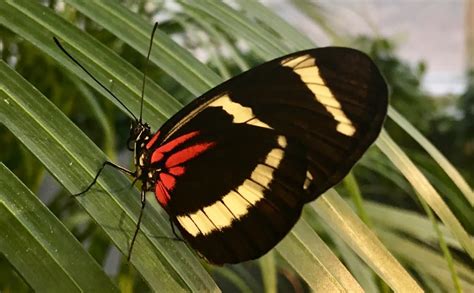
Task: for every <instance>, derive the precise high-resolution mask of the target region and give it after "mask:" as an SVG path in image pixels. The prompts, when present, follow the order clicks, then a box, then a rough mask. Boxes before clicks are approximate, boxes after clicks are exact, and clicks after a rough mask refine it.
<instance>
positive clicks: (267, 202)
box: [147, 47, 387, 264]
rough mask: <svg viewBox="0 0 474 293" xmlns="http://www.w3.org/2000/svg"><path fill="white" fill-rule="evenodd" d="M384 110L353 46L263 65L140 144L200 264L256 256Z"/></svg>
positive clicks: (352, 157)
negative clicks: (200, 257) (146, 153)
mask: <svg viewBox="0 0 474 293" xmlns="http://www.w3.org/2000/svg"><path fill="white" fill-rule="evenodd" d="M386 111H387V88H386V85H385V82H384V80H383V78H382V76H381V75H380V73H379V71H378V70H377V68H376V67H375V65H374V64H373V63H372V61H371V60H370V59H369V58H368V57H367V56H366V55H365V54H363V53H361V52H359V51H356V50H353V49H347V48H335V47H330V48H321V49H313V50H308V51H302V52H298V53H294V54H290V55H288V56H285V57H282V58H279V59H276V60H273V61H270V62H267V63H264V64H262V65H260V66H258V67H255V68H253V69H251V70H249V71H247V72H245V73H243V74H241V75H239V76H237V77H235V78H232V79H230V80H228V81H226V82H225V83H223V84H221V85H219V86H217V87H216V88H214V89H212V90H211V91H209V92H208V93H206V94H204V95H203V96H201V97H200V98H198V99H196V100H195V101H194V102H192V103H191V104H189V105H188V106H186V107H185V108H184V109H183V110H181V111H180V112H179V113H178V114H176V115H175V116H174V117H172V118H171V119H170V120H169V121H168V122H167V123H166V124H165V125H164V126H163V127H162V128H161V129H160V132H159V133H160V134H159V135H156V137H154V138H153V139H152V140H151V141H150V142H149V143H148V145H147V149H148V151H149V152H150V154H149V155H148V156H147V157H148V159H149V162H148V163H149V164H153V165H154V166H156V170H157V173H158V174H157V175H156V181H155V182H156V189H155V193H156V195H157V198H158V200H159V201H160V203H161V204H162V206H163V207H164V208H165V209H166V210H167V212H168V213H169V214H170V216H171V217H172V219H173V222H174V223H175V224H176V226H177V227H178V228H179V230H180V231H181V233H182V235H183V237H184V238H185V239H186V240H187V241H188V242H189V243H190V245H191V246H192V247H194V248H195V249H196V250H197V251H198V252H200V253H201V254H202V255H203V256H204V257H205V258H206V259H208V260H209V261H210V262H213V263H217V264H222V263H237V262H241V261H245V260H249V259H254V258H257V257H259V256H261V255H263V254H264V253H265V252H267V251H268V250H269V249H271V248H272V247H273V246H275V245H276V244H277V243H278V242H279V241H280V240H281V239H282V238H283V237H284V236H285V235H286V234H287V233H288V231H289V230H290V229H291V227H292V226H293V225H294V224H295V223H296V221H297V220H298V218H299V216H300V213H301V209H302V207H303V205H304V204H305V203H306V202H308V201H311V200H313V199H315V198H316V197H317V196H319V195H320V194H321V193H322V192H324V191H325V190H327V189H328V188H330V187H331V186H333V185H334V184H336V183H337V182H339V181H340V180H341V179H342V178H343V177H344V176H345V175H346V174H347V172H348V171H349V170H350V168H351V167H352V166H353V165H354V164H355V162H356V161H357V160H358V159H359V158H360V157H361V155H362V154H363V153H364V152H365V150H366V149H367V148H368V147H369V146H370V144H371V143H372V142H373V141H374V140H375V138H376V137H377V135H378V133H379V132H380V129H381V126H382V123H383V120H384V117H385V115H386Z"/></svg>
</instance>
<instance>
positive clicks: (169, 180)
mask: <svg viewBox="0 0 474 293" xmlns="http://www.w3.org/2000/svg"><path fill="white" fill-rule="evenodd" d="M160 181H161V182H163V185H164V187H165V188H166V189H167V190H173V188H174V186H175V185H176V179H175V178H174V177H173V176H171V175H169V174H166V173H160Z"/></svg>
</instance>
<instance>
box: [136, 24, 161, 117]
mask: <svg viewBox="0 0 474 293" xmlns="http://www.w3.org/2000/svg"><path fill="white" fill-rule="evenodd" d="M157 28H158V22H155V25H154V26H153V30H152V31H151V37H150V45H149V46H148V53H147V55H146V63H145V67H144V68H143V82H142V97H141V104H140V120H139V122H140V123H142V113H143V102H144V99H145V98H144V97H145V81H146V70H147V68H148V64H149V63H150V53H151V47H152V46H153V38H154V36H155V32H156V29H157Z"/></svg>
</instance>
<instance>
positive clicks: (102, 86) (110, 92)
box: [53, 37, 141, 121]
mask: <svg viewBox="0 0 474 293" xmlns="http://www.w3.org/2000/svg"><path fill="white" fill-rule="evenodd" d="M53 40H54V42H55V43H56V46H58V47H59V49H61V51H63V53H64V54H66V56H68V57H69V59H71V60H72V61H73V62H74V63H76V65H77V66H79V67H80V68H81V69H82V70H83V71H84V72H85V73H86V74H87V75H89V77H90V78H92V79H93V80H94V81H95V82H96V83H97V84H98V85H99V86H100V87H101V88H102V89H104V90H105V91H106V92H107V93H108V94H109V95H111V96H112V97H113V98H114V99H115V100H116V101H117V102H119V104H120V105H122V107H124V109H125V110H127V112H128V113H130V115H132V117H133V119H135V121H138V119H137V117H136V116H135V115H133V113H132V111H130V109H128V108H127V107H126V106H125V105H124V104H123V103H122V101H120V100H119V98H117V96H116V95H114V93H113V92H112V91H110V90H109V89H108V88H107V87H106V86H104V85H103V84H102V83H101V82H100V81H99V80H98V79H97V78H95V77H94V76H93V75H92V74H91V73H90V72H89V71H88V70H87V69H86V68H85V67H84V66H82V64H81V63H79V61H77V60H76V59H75V58H74V57H72V55H71V54H69V52H68V51H66V49H65V48H64V47H63V45H61V43H60V42H59V40H58V39H57V38H56V37H53ZM140 117H141V111H140ZM140 120H141V118H140Z"/></svg>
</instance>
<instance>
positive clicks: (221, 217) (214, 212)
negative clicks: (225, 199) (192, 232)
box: [204, 201, 234, 229]
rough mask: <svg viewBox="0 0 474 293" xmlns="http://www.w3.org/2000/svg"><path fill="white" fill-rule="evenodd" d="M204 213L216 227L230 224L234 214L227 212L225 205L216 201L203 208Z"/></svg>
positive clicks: (220, 227) (219, 227)
mask: <svg viewBox="0 0 474 293" xmlns="http://www.w3.org/2000/svg"><path fill="white" fill-rule="evenodd" d="M204 213H206V215H207V216H208V217H209V219H210V220H211V222H212V223H214V226H216V227H217V228H218V229H222V228H225V227H228V226H230V225H231V224H232V221H233V219H234V216H233V215H232V214H231V212H229V210H228V209H227V208H226V207H225V205H224V204H223V203H222V202H220V201H218V202H216V203H214V204H212V205H210V206H208V207H205V208H204Z"/></svg>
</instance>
